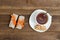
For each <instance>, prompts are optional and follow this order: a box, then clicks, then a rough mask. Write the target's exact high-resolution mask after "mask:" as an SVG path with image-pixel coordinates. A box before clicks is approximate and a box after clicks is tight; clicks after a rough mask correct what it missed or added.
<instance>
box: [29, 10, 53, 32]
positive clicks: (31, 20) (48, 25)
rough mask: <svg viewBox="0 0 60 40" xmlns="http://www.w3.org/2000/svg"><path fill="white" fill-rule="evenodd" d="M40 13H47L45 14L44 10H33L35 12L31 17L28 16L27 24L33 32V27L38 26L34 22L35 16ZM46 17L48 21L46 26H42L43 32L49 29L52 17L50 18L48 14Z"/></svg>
mask: <svg viewBox="0 0 60 40" xmlns="http://www.w3.org/2000/svg"><path fill="white" fill-rule="evenodd" d="M41 12H44V13H47V12H46V11H44V10H41V9H38V10H35V11H34V12H33V13H32V14H31V16H30V19H29V24H30V26H31V28H32V29H33V30H35V28H34V26H35V25H36V24H38V23H37V22H36V16H37V15H38V14H39V13H41ZM47 16H48V21H47V23H46V24H44V26H45V27H46V30H45V31H47V30H48V29H49V27H50V25H51V22H52V16H51V15H50V14H49V13H47ZM35 31H37V32H45V31H42V30H35Z"/></svg>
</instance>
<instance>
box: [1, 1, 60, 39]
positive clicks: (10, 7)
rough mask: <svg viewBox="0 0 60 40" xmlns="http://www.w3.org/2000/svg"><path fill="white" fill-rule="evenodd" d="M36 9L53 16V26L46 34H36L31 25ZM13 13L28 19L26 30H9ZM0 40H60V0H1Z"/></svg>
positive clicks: (26, 20)
mask: <svg viewBox="0 0 60 40" xmlns="http://www.w3.org/2000/svg"><path fill="white" fill-rule="evenodd" d="M35 9H43V10H46V11H47V12H49V13H50V14H51V15H52V25H51V27H50V28H49V29H48V31H46V32H44V33H38V32H35V31H34V30H33V29H31V27H30V25H29V17H30V15H31V13H32V12H33V11H34V10H35ZM12 13H16V14H18V15H24V16H25V17H26V19H25V27H24V29H22V30H18V29H11V28H9V26H8V25H9V21H10V15H11V14H12ZM0 40H60V0H0Z"/></svg>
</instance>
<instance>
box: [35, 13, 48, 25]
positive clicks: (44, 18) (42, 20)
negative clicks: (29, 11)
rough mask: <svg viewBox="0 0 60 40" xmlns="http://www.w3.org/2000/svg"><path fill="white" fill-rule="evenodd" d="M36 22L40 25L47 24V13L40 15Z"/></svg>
mask: <svg viewBox="0 0 60 40" xmlns="http://www.w3.org/2000/svg"><path fill="white" fill-rule="evenodd" d="M36 20H37V22H38V23H39V24H45V23H46V22H47V20H48V16H47V15H46V14H45V13H39V14H38V15H37V17H36Z"/></svg>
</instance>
